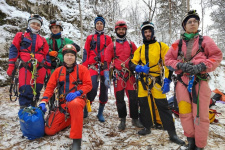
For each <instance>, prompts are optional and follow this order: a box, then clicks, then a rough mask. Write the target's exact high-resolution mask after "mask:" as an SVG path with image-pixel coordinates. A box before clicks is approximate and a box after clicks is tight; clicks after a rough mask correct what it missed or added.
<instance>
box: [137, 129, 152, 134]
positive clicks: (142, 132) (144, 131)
mask: <svg viewBox="0 0 225 150" xmlns="http://www.w3.org/2000/svg"><path fill="white" fill-rule="evenodd" d="M150 133H151V130H150V129H147V128H143V129H141V130H140V131H138V134H139V135H146V134H150Z"/></svg>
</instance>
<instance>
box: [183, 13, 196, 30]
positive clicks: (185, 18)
mask: <svg viewBox="0 0 225 150" xmlns="http://www.w3.org/2000/svg"><path fill="white" fill-rule="evenodd" d="M190 18H195V19H196V20H198V21H200V17H199V15H198V13H197V11H196V10H190V11H188V13H187V14H186V15H185V16H184V18H183V20H182V24H181V25H182V27H183V29H184V30H185V28H184V27H185V26H186V23H187V21H188V20H189V19H190Z"/></svg>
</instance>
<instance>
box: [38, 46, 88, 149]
mask: <svg viewBox="0 0 225 150" xmlns="http://www.w3.org/2000/svg"><path fill="white" fill-rule="evenodd" d="M62 53H63V59H64V65H63V66H61V67H59V68H57V69H55V71H54V72H53V73H52V75H51V77H50V79H49V81H48V84H47V87H46V89H45V92H44V94H43V98H42V101H41V103H40V104H39V107H41V109H42V111H43V112H46V104H47V103H48V102H49V99H50V98H51V97H52V95H53V93H54V90H55V88H56V90H55V91H57V93H56V95H57V98H56V102H55V103H56V104H57V103H58V104H57V105H58V106H57V108H56V111H55V112H52V113H50V114H49V117H48V119H47V120H46V126H45V133H46V134H47V135H55V134H56V133H57V132H59V131H61V130H62V129H64V128H66V127H68V126H69V125H71V130H70V138H72V139H73V146H72V149H73V150H78V149H80V146H81V138H82V129H83V109H84V106H85V104H86V94H87V93H88V92H89V91H90V90H91V88H92V82H91V76H90V73H89V71H88V69H87V68H86V67H85V66H83V65H78V64H77V63H76V55H77V51H76V48H75V47H74V46H73V45H72V44H66V45H65V46H64V47H63V51H62Z"/></svg>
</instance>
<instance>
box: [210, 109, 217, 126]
mask: <svg viewBox="0 0 225 150" xmlns="http://www.w3.org/2000/svg"><path fill="white" fill-rule="evenodd" d="M215 115H216V112H215V110H212V109H209V120H210V123H213V122H214V120H215Z"/></svg>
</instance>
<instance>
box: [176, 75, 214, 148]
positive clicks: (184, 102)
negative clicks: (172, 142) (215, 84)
mask: <svg viewBox="0 0 225 150" xmlns="http://www.w3.org/2000/svg"><path fill="white" fill-rule="evenodd" d="M183 81H184V82H185V84H188V78H187V77H185V78H183ZM195 88H196V93H197V94H198V90H199V84H197V85H196V86H195ZM176 96H177V101H178V106H179V116H180V120H181V124H182V127H183V129H184V135H185V136H187V137H194V138H195V144H196V146H197V147H201V148H203V147H205V146H206V144H207V137H208V132H209V124H210V121H209V103H210V96H211V91H210V88H209V86H208V83H207V82H206V81H201V82H200V92H199V119H197V120H196V122H195V121H194V119H195V117H196V114H197V104H195V103H193V101H192V100H191V99H190V96H189V93H188V91H187V88H186V87H185V86H184V85H183V84H182V83H181V82H177V85H176ZM198 121H199V122H198ZM198 123H199V124H198Z"/></svg>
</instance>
